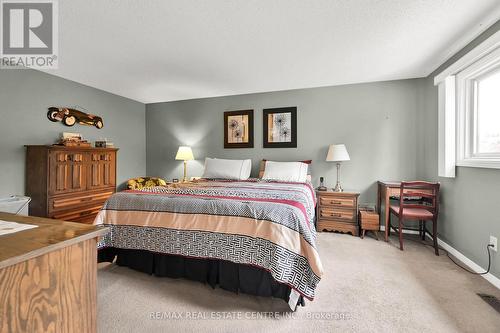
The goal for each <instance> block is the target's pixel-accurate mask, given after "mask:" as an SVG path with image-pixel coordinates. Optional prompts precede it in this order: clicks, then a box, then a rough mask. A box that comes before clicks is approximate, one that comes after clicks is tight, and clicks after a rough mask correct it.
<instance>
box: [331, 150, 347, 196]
mask: <svg viewBox="0 0 500 333" xmlns="http://www.w3.org/2000/svg"><path fill="white" fill-rule="evenodd" d="M349 160H351V159H350V158H349V153H348V152H347V149H346V147H345V145H344V144H339V145H330V147H329V148H328V154H327V155H326V161H327V162H337V184H336V185H335V188H334V189H333V190H334V191H335V192H343V191H344V190H343V189H342V186H341V185H340V164H341V162H344V161H349Z"/></svg>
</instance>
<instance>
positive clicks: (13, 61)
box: [0, 0, 57, 69]
mask: <svg viewBox="0 0 500 333" xmlns="http://www.w3.org/2000/svg"><path fill="white" fill-rule="evenodd" d="M0 5H1V6H0V7H1V14H0V17H1V20H2V24H1V28H2V32H1V50H0V52H1V54H0V57H1V58H0V67H1V68H52V69H54V68H57V2H56V1H54V0H38V1H30V0H24V1H23V0H0Z"/></svg>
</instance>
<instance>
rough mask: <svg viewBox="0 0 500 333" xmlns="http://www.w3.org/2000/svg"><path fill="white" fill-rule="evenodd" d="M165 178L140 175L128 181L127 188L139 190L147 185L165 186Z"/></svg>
mask: <svg viewBox="0 0 500 333" xmlns="http://www.w3.org/2000/svg"><path fill="white" fill-rule="evenodd" d="M165 185H167V183H166V182H165V180H163V179H161V178H157V177H138V178H132V179H129V180H128V181H127V188H128V189H129V190H139V189H141V188H145V187H155V186H165Z"/></svg>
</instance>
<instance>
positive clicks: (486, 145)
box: [474, 69, 500, 156]
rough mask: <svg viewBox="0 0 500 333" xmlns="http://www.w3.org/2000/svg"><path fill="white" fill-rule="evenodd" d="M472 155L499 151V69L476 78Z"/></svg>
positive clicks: (485, 154) (486, 154)
mask: <svg viewBox="0 0 500 333" xmlns="http://www.w3.org/2000/svg"><path fill="white" fill-rule="evenodd" d="M475 90H476V91H475V95H476V96H477V97H476V99H477V108H476V110H475V113H476V114H475V117H476V126H475V128H474V130H475V133H474V137H475V145H474V155H476V156H488V155H490V154H498V153H500V70H499V69H497V70H495V71H494V72H493V73H488V74H487V75H485V76H483V77H481V78H478V79H477V82H476V86H475Z"/></svg>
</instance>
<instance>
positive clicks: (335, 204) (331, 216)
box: [316, 190, 359, 236]
mask: <svg viewBox="0 0 500 333" xmlns="http://www.w3.org/2000/svg"><path fill="white" fill-rule="evenodd" d="M316 195H317V197H318V206H317V230H318V231H323V230H327V231H340V232H350V233H351V234H352V235H353V236H357V235H358V233H359V225H358V197H359V193H357V192H334V191H332V190H328V191H317V192H316Z"/></svg>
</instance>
